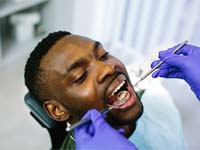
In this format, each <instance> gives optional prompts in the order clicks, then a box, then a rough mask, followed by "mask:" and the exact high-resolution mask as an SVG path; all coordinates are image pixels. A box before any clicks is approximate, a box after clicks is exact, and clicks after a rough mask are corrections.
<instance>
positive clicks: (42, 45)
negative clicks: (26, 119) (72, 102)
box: [24, 31, 71, 100]
mask: <svg viewBox="0 0 200 150" xmlns="http://www.w3.org/2000/svg"><path fill="white" fill-rule="evenodd" d="M70 34H71V33H70V32H66V31H57V32H53V33H50V34H49V35H47V36H46V37H45V38H43V39H42V40H41V41H40V42H39V43H38V44H37V46H36V47H35V49H34V50H33V51H32V52H31V54H30V56H29V58H28V59H27V62H26V65H25V70H24V78H25V85H26V87H27V88H28V90H29V92H30V93H31V94H32V95H33V96H34V97H35V98H37V99H40V100H42V99H41V98H40V95H41V94H42V92H44V91H43V90H45V85H44V82H43V81H42V80H43V78H42V75H41V70H40V68H39V67H40V62H41V59H42V58H43V56H44V55H45V54H47V52H48V51H49V49H50V48H51V47H52V46H53V45H54V44H55V43H56V42H57V41H58V40H59V39H61V38H62V37H64V36H66V35H70Z"/></svg>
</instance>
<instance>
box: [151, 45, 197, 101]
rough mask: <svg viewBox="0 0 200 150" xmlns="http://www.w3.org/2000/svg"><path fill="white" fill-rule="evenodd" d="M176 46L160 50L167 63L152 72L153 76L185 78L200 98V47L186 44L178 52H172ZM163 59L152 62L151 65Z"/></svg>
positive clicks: (160, 54)
mask: <svg viewBox="0 0 200 150" xmlns="http://www.w3.org/2000/svg"><path fill="white" fill-rule="evenodd" d="M175 48H176V46H175V47H173V48H169V49H168V50H166V51H160V52H159V58H160V59H161V60H163V61H164V62H165V63H164V64H162V65H161V66H160V67H159V69H158V70H156V71H155V72H154V73H153V74H152V77H154V78H156V77H158V76H159V77H165V78H179V79H184V80H185V81H186V82H187V83H188V84H189V85H190V87H191V89H192V91H193V92H194V93H195V94H196V96H197V98H198V99H199V100H200V47H196V46H193V45H189V44H186V45H185V46H184V47H182V48H181V49H180V50H179V51H178V52H177V53H176V54H172V51H173V50H174V49H175ZM161 60H156V61H154V62H152V64H151V67H152V68H153V67H154V66H155V65H157V64H158V63H159V62H160V61H161Z"/></svg>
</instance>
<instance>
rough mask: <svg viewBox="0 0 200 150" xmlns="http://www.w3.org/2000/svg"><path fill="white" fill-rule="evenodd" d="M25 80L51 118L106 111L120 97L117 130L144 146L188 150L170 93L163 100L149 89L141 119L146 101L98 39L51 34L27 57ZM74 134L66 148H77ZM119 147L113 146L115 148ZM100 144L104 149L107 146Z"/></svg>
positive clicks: (113, 121) (113, 118) (113, 115)
mask: <svg viewBox="0 0 200 150" xmlns="http://www.w3.org/2000/svg"><path fill="white" fill-rule="evenodd" d="M122 52H123V51H122ZM25 84H26V86H27V87H28V89H29V91H30V93H31V94H32V95H33V96H34V97H35V98H37V99H38V100H40V101H42V102H43V108H44V110H45V111H46V112H47V113H48V115H49V116H50V117H51V118H53V119H54V120H57V121H60V122H69V123H70V124H73V123H75V122H77V121H79V120H80V119H81V118H82V117H83V115H84V114H85V113H86V112H87V111H88V110H89V109H92V108H95V109H97V110H98V111H101V110H103V109H104V108H106V107H107V106H109V105H112V104H113V103H115V102H116V100H117V97H119V95H120V97H121V96H122V99H125V100H126V101H125V103H124V104H123V105H121V106H119V107H118V108H117V109H113V110H111V111H110V112H109V113H108V114H107V116H106V118H105V119H106V121H107V122H108V123H109V124H110V125H111V126H112V128H114V129H117V130H119V131H123V134H124V136H125V137H129V140H131V142H133V143H134V144H136V146H137V147H138V148H139V149H148V150H155V149H162V150H164V149H166V148H167V149H181V150H183V149H185V144H184V138H183V133H182V127H181V122H180V116H179V115H178V112H177V110H175V108H174V106H173V103H172V102H171V101H169V98H170V97H169V96H166V94H165V96H164V97H162V98H161V96H163V95H162V94H159V93H162V88H161V87H159V86H158V88H155V86H152V87H150V88H149V89H150V90H147V91H146V92H145V93H144V94H143V96H142V99H143V103H144V105H146V106H147V107H145V111H144V114H143V116H142V117H141V119H140V120H139V121H138V122H137V120H138V118H140V116H141V115H142V113H143V105H142V103H141V101H140V99H139V98H138V97H137V95H136V93H135V91H134V89H133V87H132V85H131V82H130V79H129V75H128V73H127V70H126V68H125V66H124V65H123V64H122V62H120V61H119V60H118V59H117V58H115V57H113V56H112V55H110V54H109V53H108V52H107V51H106V50H105V49H104V48H103V46H102V45H101V44H100V43H99V42H97V41H94V40H91V39H89V38H86V37H82V36H78V35H73V34H70V33H68V32H62V31H60V32H55V33H51V34H49V35H48V36H47V37H46V38H44V39H43V40H42V41H41V42H40V43H39V44H38V45H37V47H36V48H35V49H34V51H33V52H32V53H31V55H30V57H29V59H28V61H27V64H26V67H25ZM157 89H159V90H160V91H159V92H158V91H157ZM148 91H151V92H148ZM152 93H153V94H154V95H157V96H156V97H155V96H152ZM118 94H119V95H118ZM145 99H146V100H145ZM96 114H97V113H96ZM136 122H137V129H136ZM135 129H136V130H135ZM134 131H135V132H134ZM100 133H101V131H100ZM133 133H134V134H133ZM71 135H72V136H73V132H72V133H69V134H68V136H67V137H66V139H65V140H64V142H63V145H62V149H75V145H74V144H75V142H74V141H73V140H72V138H70V137H72V136H71ZM102 135H104V134H102ZM169 135H170V136H171V135H173V136H172V137H169ZM76 144H77V143H76ZM92 144H93V143H92ZM83 145H84V143H83ZM166 145H168V147H166ZM89 146H94V145H89ZM117 146H118V144H117V143H114V144H113V145H112V147H113V149H117ZM76 148H79V147H77V145H76ZM99 148H100V149H105V145H102V147H99ZM90 149H95V147H90Z"/></svg>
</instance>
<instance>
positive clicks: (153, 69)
mask: <svg viewBox="0 0 200 150" xmlns="http://www.w3.org/2000/svg"><path fill="white" fill-rule="evenodd" d="M187 42H188V41H187V40H185V41H184V42H182V43H181V44H179V45H178V47H177V48H175V49H174V50H173V51H172V53H173V54H175V53H176V52H177V51H178V50H179V49H181V48H182V47H183V46H184V45H185V44H186V43H187ZM163 63H164V61H161V62H160V63H158V64H157V65H156V66H155V67H153V68H152V69H150V70H149V71H148V72H147V73H145V74H144V75H143V76H142V77H141V78H140V79H139V80H138V81H137V82H136V83H135V84H134V85H133V87H135V86H136V85H137V84H138V83H140V82H141V81H143V80H144V79H145V78H146V77H148V76H149V75H150V74H151V73H152V72H154V71H155V70H156V69H157V68H158V67H160V66H161V65H162V64H163Z"/></svg>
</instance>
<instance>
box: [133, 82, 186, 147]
mask: <svg viewBox="0 0 200 150" xmlns="http://www.w3.org/2000/svg"><path fill="white" fill-rule="evenodd" d="M141 101H142V103H143V105H144V113H143V115H142V117H141V118H140V119H139V120H138V122H137V128H136V130H135V132H134V133H133V135H132V136H131V137H130V138H129V140H130V141H132V142H133V143H134V144H135V145H136V146H137V147H138V149H139V150H186V149H187V144H186V141H185V138H184V134H183V127H182V123H181V118H180V115H179V112H178V110H177V108H176V106H175V104H174V103H173V100H172V98H171V96H170V95H169V93H168V92H167V90H166V89H165V88H164V87H163V86H162V85H161V84H160V82H157V81H156V80H155V81H153V82H152V83H151V84H150V86H149V87H148V88H147V90H146V91H145V92H144V94H143V95H142V98H141Z"/></svg>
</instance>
